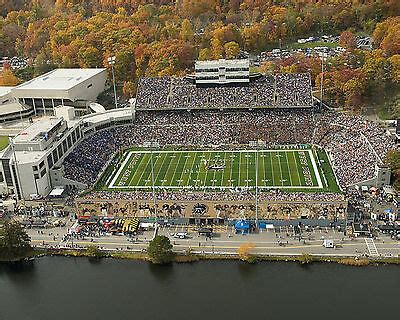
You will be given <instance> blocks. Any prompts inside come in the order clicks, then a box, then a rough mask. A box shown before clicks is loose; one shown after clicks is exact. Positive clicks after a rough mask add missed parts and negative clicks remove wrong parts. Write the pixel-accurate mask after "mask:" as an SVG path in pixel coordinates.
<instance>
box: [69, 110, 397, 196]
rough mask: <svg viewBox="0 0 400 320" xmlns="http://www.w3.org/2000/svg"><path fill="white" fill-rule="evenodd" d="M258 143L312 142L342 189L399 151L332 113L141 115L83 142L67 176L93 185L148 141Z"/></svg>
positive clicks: (376, 131) (357, 122)
mask: <svg viewBox="0 0 400 320" xmlns="http://www.w3.org/2000/svg"><path fill="white" fill-rule="evenodd" d="M259 139H260V140H264V141H266V143H267V146H271V145H276V144H303V143H310V142H313V143H315V144H316V145H319V146H321V147H323V148H325V149H326V150H328V151H329V153H330V155H331V158H332V162H333V166H334V171H335V173H336V175H337V178H338V180H339V183H340V185H341V186H342V187H347V186H350V185H352V184H355V183H357V182H361V181H364V180H368V179H371V178H373V177H374V170H375V164H376V163H379V162H381V161H382V160H383V159H382V158H383V157H384V155H385V154H386V153H387V151H388V150H390V149H393V148H394V147H395V144H394V142H393V140H392V139H391V137H390V136H388V135H387V134H386V131H385V129H384V128H383V127H381V126H380V125H379V124H377V123H374V122H370V121H367V120H365V119H364V118H362V117H359V116H350V115H346V114H343V113H337V112H333V111H328V110H323V111H322V112H321V113H316V114H314V113H313V112H312V111H311V110H301V109H296V110H266V109H259V110H253V111H243V110H240V111H239V110H238V111H235V112H233V111H209V110H197V111H192V112H188V111H162V112H161V111H160V112H152V111H142V112H138V113H137V118H136V120H135V123H134V124H133V125H129V126H123V127H114V128H109V129H105V130H102V131H99V132H96V133H94V134H93V135H92V136H90V137H88V138H86V139H85V140H84V141H82V142H81V143H80V144H79V145H78V146H77V147H76V148H75V149H74V150H73V151H72V152H71V153H70V154H69V155H68V157H67V158H66V159H65V161H64V168H65V175H66V177H68V178H70V179H73V180H76V181H79V182H82V183H84V184H86V185H89V186H91V185H93V184H94V183H95V181H96V179H97V177H98V175H99V172H100V171H101V170H102V169H103V168H104V167H105V166H106V164H107V163H108V161H110V158H111V155H112V154H113V153H114V152H116V151H117V150H120V149H121V148H124V147H129V146H132V145H142V144H143V143H144V142H146V141H158V142H159V144H160V146H161V147H162V146H166V145H174V146H185V147H187V146H197V147H199V146H204V147H207V146H208V147H210V146H212V147H215V146H218V145H219V146H229V147H234V146H235V145H240V144H248V143H249V141H251V140H259ZM138 196H139V195H138ZM170 196H171V197H177V196H178V194H177V193H174V194H171V195H170ZM209 196H210V197H211V195H209ZM227 196H228V195H227ZM218 197H221V195H220V194H218ZM235 197H239V196H238V195H235Z"/></svg>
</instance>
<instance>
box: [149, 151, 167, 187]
mask: <svg viewBox="0 0 400 320" xmlns="http://www.w3.org/2000/svg"><path fill="white" fill-rule="evenodd" d="M157 153H158V152H157ZM153 155H154V153H153ZM167 158H168V156H166V157H164V159H163V161H162V163H161V166H160V168H159V169H158V173H157V174H156V175H155V176H154V185H156V182H157V179H158V176H159V175H160V173H161V169H162V167H163V165H164V162H165V159H167ZM157 160H158V158H157V159H156V161H155V162H154V164H153V165H154V169H155V168H156V163H157ZM171 163H172V161H170V162H169V164H168V169H169V167H170V166H171ZM154 169H153V170H154ZM150 180H151V177H150ZM146 186H147V183H146Z"/></svg>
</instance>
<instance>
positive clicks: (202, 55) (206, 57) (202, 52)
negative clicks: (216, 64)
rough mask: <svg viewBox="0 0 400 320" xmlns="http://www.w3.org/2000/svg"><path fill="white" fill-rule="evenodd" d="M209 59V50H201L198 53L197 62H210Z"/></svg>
mask: <svg viewBox="0 0 400 320" xmlns="http://www.w3.org/2000/svg"><path fill="white" fill-rule="evenodd" d="M210 59H211V50H210V49H209V48H203V49H201V50H200V52H199V60H202V61H204V60H210Z"/></svg>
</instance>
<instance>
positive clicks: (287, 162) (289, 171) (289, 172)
mask: <svg viewBox="0 0 400 320" xmlns="http://www.w3.org/2000/svg"><path fill="white" fill-rule="evenodd" d="M287 153H288V151H285V158H286V165H287V168H288V174H289V181H290V185H291V186H293V183H292V173H291V170H290V166H289V159H288V157H287Z"/></svg>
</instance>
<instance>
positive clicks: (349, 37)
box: [339, 31, 356, 50]
mask: <svg viewBox="0 0 400 320" xmlns="http://www.w3.org/2000/svg"><path fill="white" fill-rule="evenodd" d="M339 44H340V45H341V46H342V47H343V48H345V49H347V50H354V49H355V48H356V36H355V35H354V33H353V32H351V31H343V32H342V33H341V34H340V38H339Z"/></svg>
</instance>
